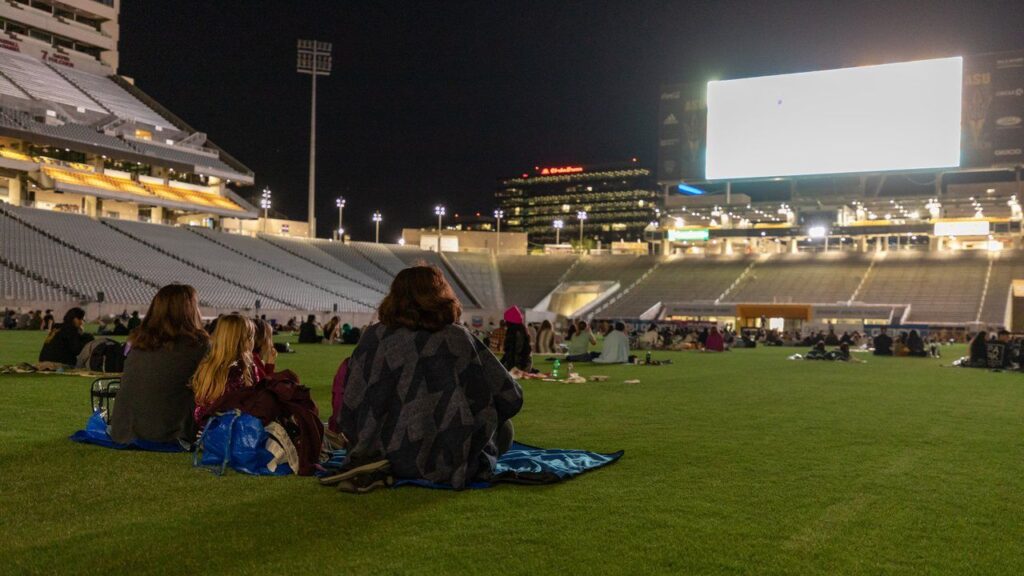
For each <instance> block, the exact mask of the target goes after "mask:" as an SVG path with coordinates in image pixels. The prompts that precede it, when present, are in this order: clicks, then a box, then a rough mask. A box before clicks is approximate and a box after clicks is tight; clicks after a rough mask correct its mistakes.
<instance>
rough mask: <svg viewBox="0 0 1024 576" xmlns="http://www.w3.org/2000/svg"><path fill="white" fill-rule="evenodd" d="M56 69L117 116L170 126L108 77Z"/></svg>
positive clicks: (164, 126)
mask: <svg viewBox="0 0 1024 576" xmlns="http://www.w3.org/2000/svg"><path fill="white" fill-rule="evenodd" d="M56 70H57V71H58V72H60V74H61V75H63V76H64V77H65V78H67V79H68V80H70V81H71V82H72V83H74V84H75V85H76V86H77V87H78V88H80V89H81V90H83V91H84V92H85V93H87V94H88V95H89V96H91V97H92V98H93V99H94V100H96V101H97V102H99V103H100V104H102V105H103V106H104V107H106V109H107V110H110V111H111V112H112V113H113V114H114V115H115V116H118V117H119V118H124V119H126V120H135V121H139V122H144V123H146V124H149V125H151V126H159V127H163V128H168V127H171V126H172V124H171V123H170V122H169V121H167V120H166V119H164V118H163V116H160V115H159V114H157V113H156V112H155V111H154V110H152V109H151V108H150V107H149V106H146V105H145V104H143V103H142V102H140V101H139V100H138V99H137V98H136V97H135V96H132V95H131V94H129V93H128V92H127V91H126V90H125V89H124V88H121V87H120V86H118V85H117V84H116V83H115V82H114V81H113V80H111V79H110V78H107V77H105V76H99V75H97V74H90V73H88V72H82V71H80V70H74V69H71V68H57V69H56Z"/></svg>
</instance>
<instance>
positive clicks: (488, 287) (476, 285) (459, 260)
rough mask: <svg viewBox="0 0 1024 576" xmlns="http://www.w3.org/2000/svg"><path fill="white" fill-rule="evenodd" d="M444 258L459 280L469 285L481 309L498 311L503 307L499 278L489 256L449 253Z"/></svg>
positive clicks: (470, 253)
mask: <svg viewBox="0 0 1024 576" xmlns="http://www.w3.org/2000/svg"><path fill="white" fill-rule="evenodd" d="M444 257H445V259H446V260H448V262H449V264H451V266H452V268H453V269H454V270H455V273H456V274H458V275H459V278H462V280H463V281H464V282H466V284H468V285H469V289H470V290H471V291H472V292H473V294H474V295H475V296H476V297H477V300H478V303H479V304H480V307H481V308H490V309H498V308H502V307H503V306H504V300H505V298H504V295H502V294H501V278H500V277H499V276H498V271H497V270H496V269H495V266H494V262H493V261H492V259H491V255H490V254H480V253H472V252H451V253H449V254H445V256H444Z"/></svg>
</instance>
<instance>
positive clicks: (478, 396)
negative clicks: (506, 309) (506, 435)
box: [338, 324, 523, 490]
mask: <svg viewBox="0 0 1024 576" xmlns="http://www.w3.org/2000/svg"><path fill="white" fill-rule="evenodd" d="M522 405H523V391H522V388H520V387H519V383H517V382H516V381H515V379H513V378H512V376H511V375H509V373H508V371H506V370H505V368H504V367H503V366H502V365H501V362H499V361H498V359H497V358H495V357H494V355H493V354H491V352H490V350H488V349H487V347H486V346H484V344H483V343H482V342H480V341H479V340H477V339H476V338H474V337H473V335H472V334H470V333H469V332H468V331H467V330H466V329H465V328H463V327H461V326H458V325H451V326H447V327H445V328H444V329H442V330H440V331H438V332H427V331H425V330H419V331H416V330H409V329H407V328H388V327H387V326H384V325H383V324H375V325H373V326H371V327H370V328H368V329H367V330H366V333H365V334H363V335H362V338H361V339H360V340H359V345H358V346H356V349H355V351H354V352H353V353H352V360H351V361H350V364H349V375H348V382H347V384H346V386H345V397H344V403H343V405H342V409H341V412H340V415H339V416H338V423H339V424H340V426H341V431H342V432H343V433H344V434H345V436H346V437H347V438H348V439H349V443H350V444H349V460H348V461H349V465H350V466H354V465H360V464H365V463H368V462H372V461H376V460H380V459H384V458H386V459H387V460H388V461H389V462H390V463H391V469H392V472H393V473H394V475H395V477H397V478H411V479H424V480H429V481H431V482H436V483H439V484H450V485H451V486H452V487H454V488H455V489H457V490H458V489H462V488H465V487H466V485H467V484H469V483H471V482H473V481H474V480H478V479H480V480H486V479H487V478H489V476H490V474H491V472H492V471H493V470H494V463H495V460H496V459H497V447H496V446H495V442H494V437H495V431H496V430H497V429H498V427H499V426H501V425H502V424H503V423H504V422H505V421H506V420H509V419H511V418H512V417H513V416H515V415H516V414H517V413H518V412H519V409H520V408H522Z"/></svg>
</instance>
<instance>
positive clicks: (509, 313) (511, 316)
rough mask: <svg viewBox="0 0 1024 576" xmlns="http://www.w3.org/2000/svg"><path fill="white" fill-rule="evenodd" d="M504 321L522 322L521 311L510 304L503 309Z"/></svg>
mask: <svg viewBox="0 0 1024 576" xmlns="http://www.w3.org/2000/svg"><path fill="white" fill-rule="evenodd" d="M505 322H507V323H509V324H522V323H523V311H522V310H520V309H519V308H518V307H517V306H512V307H510V308H509V309H508V310H505Z"/></svg>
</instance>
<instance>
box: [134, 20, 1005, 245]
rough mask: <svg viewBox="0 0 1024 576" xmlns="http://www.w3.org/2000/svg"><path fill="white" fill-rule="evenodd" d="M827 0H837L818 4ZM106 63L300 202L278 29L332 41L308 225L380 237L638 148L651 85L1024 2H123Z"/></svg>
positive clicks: (875, 54) (297, 109)
mask: <svg viewBox="0 0 1024 576" xmlns="http://www.w3.org/2000/svg"><path fill="white" fill-rule="evenodd" d="M838 4H842V6H841V7H840V8H835V7H834V5H838ZM121 16H122V22H121V24H122V29H121V69H120V73H121V74H124V75H126V76H130V77H133V78H135V80H136V83H137V84H138V86H139V87H140V88H142V89H143V90H144V91H146V92H147V93H149V94H150V95H151V96H153V97H155V98H156V99H157V100H158V101H160V102H161V103H162V104H164V105H165V106H167V107H168V108H169V109H170V110H172V111H173V112H175V113H176V114H177V115H178V116H180V117H182V118H183V119H184V120H185V121H187V122H189V123H190V124H191V125H192V126H193V127H195V128H196V129H198V130H201V131H204V132H206V133H207V134H209V136H210V139H211V140H213V141H214V142H216V143H217V144H219V145H220V146H222V147H223V148H225V149H226V150H227V151H228V152H230V153H231V154H232V155H234V156H235V157H236V158H238V159H239V160H241V161H242V162H243V163H245V164H246V165H247V166H249V167H250V168H251V169H253V170H254V171H255V172H256V180H257V186H259V187H262V186H264V185H266V186H270V187H271V189H272V190H273V192H274V201H275V208H278V209H280V210H282V211H283V212H285V213H286V214H288V215H289V216H290V217H292V218H294V219H300V220H301V219H305V217H306V188H307V174H308V153H309V148H308V147H309V144H308V142H309V97H310V86H309V77H308V76H302V75H299V74H297V73H296V72H295V42H296V40H297V39H298V38H314V39H319V40H324V41H329V42H333V43H334V72H333V74H332V76H331V77H329V78H326V79H324V78H321V79H320V80H319V81H318V82H319V87H318V93H319V99H318V103H317V105H318V116H319V119H318V123H319V126H318V131H317V134H318V162H317V165H318V168H317V190H318V208H317V215H318V224H319V226H318V228H319V235H320V236H321V237H324V236H327V235H329V234H330V230H331V229H332V228H333V227H335V226H336V225H337V209H336V208H335V207H334V199H335V197H337V196H338V195H344V196H345V197H346V198H347V199H348V206H347V207H346V210H345V228H346V230H348V231H349V232H350V233H351V234H352V236H353V238H354V239H356V240H372V239H373V227H372V223H371V222H370V215H371V214H372V212H373V211H374V210H375V209H379V210H381V212H382V213H383V215H384V226H383V227H382V240H383V241H388V242H393V241H395V239H396V238H397V237H398V233H399V230H400V228H401V227H403V226H426V225H430V223H431V222H432V221H433V217H432V210H433V206H434V204H436V203H439V202H443V203H445V204H446V205H447V206H448V213H449V214H452V213H454V212H460V213H463V214H466V213H469V212H473V211H482V212H484V213H487V214H489V213H490V212H491V211H493V209H494V208H495V203H494V197H493V194H494V190H495V187H496V182H497V178H498V177H500V176H509V175H513V174H518V173H521V172H523V171H525V170H528V169H531V168H532V167H533V166H535V165H539V164H543V165H560V164H577V163H580V164H586V163H601V162H614V161H622V160H626V159H628V158H630V157H632V156H638V157H639V158H640V160H641V163H643V164H645V165H647V166H649V167H651V168H653V167H654V155H655V151H656V145H657V136H656V128H657V106H658V88H659V85H660V84H662V83H668V82H679V81H706V80H709V79H713V78H718V79H724V78H736V77H744V76H754V75H763V74H774V73H785V72H798V71H806V70H815V69H822V68H834V67H841V66H851V65H862V64H878V63H883V62H893V61H900V60H911V59H919V58H930V57H939V56H950V55H957V54H973V53H981V52H993V51H1000V50H1012V49H1019V48H1024V2H1021V1H1020V0H1015V1H1004V2H988V3H986V2H965V1H963V0H960V1H951V2H946V1H943V2H923V1H922V2H881V1H878V2H842V3H840V2H781V1H774V2H763V1H762V2H727V1H707V2H665V1H652V2H643V1H632V2H627V1H621V2H605V1H596V0H595V1H586V2H583V1H577V2H555V1H553V0H548V1H544V2H541V1H537V2H533V1H525V0H518V1H508V2H489V1H483V0H479V1H475V2H443V3H442V2H432V1H422V0H420V1H411V2H372V1H371V2H355V1H351V0H348V1H343V0H323V1H300V0H287V1H281V0H277V1H273V2H270V1H261V0H217V1H210V0H123V7H122V15H121Z"/></svg>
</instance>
